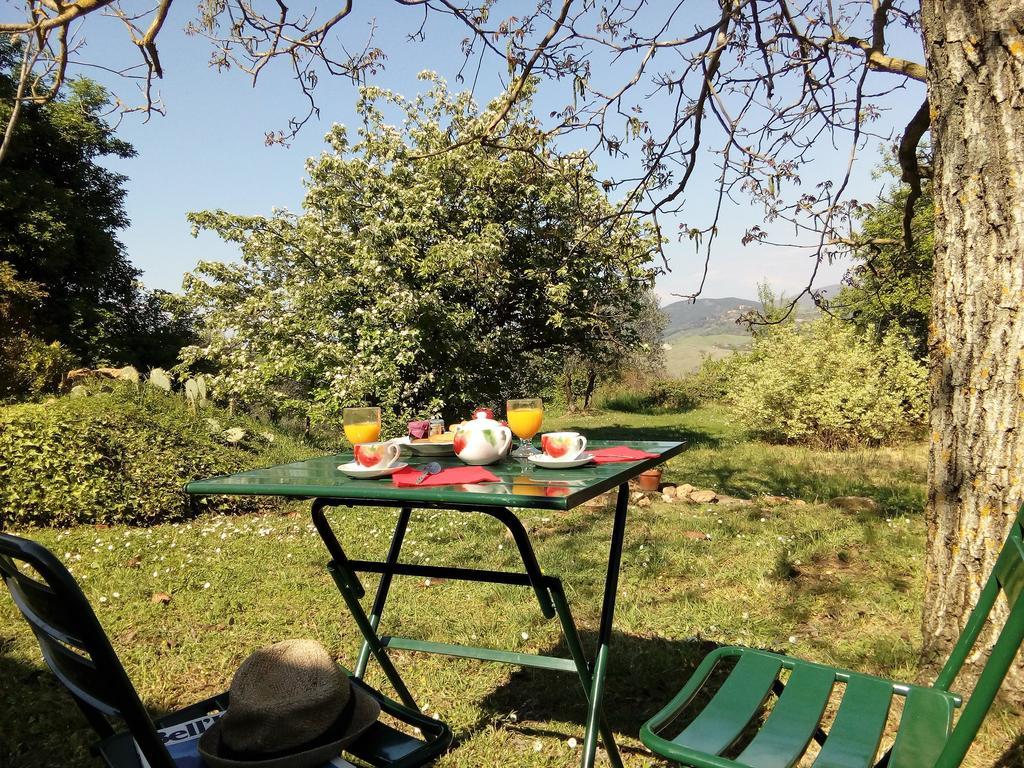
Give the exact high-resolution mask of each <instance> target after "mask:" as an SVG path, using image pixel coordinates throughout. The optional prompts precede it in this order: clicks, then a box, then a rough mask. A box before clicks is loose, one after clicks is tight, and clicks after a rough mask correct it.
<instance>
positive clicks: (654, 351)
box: [557, 291, 668, 411]
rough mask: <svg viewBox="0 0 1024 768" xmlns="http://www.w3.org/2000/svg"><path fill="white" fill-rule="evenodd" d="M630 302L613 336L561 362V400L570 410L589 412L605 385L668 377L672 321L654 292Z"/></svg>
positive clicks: (590, 345) (609, 335)
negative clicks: (666, 335)
mask: <svg viewBox="0 0 1024 768" xmlns="http://www.w3.org/2000/svg"><path fill="white" fill-rule="evenodd" d="M627 298H628V299H629V300H628V301H627V302H625V303H624V304H625V306H623V307H622V310H623V312H624V314H622V315H621V316H620V317H619V318H618V321H617V323H615V324H613V325H611V326H610V328H611V329H613V332H612V333H609V334H608V335H607V336H605V337H604V338H601V339H597V340H595V342H594V343H591V344H588V345H587V346H586V347H585V348H583V349H577V350H573V351H570V352H569V353H568V354H566V355H564V356H563V357H562V359H561V360H560V361H557V362H561V365H562V369H561V373H560V375H559V376H558V384H559V389H560V393H559V399H560V400H561V401H562V403H563V404H564V405H565V407H566V409H567V410H570V411H574V410H577V409H579V408H582V409H583V410H588V409H589V408H590V407H591V405H592V404H593V400H594V393H595V392H596V391H597V388H598V387H599V386H601V385H602V384H608V383H611V382H617V381H620V380H621V379H622V378H623V377H627V378H629V379H632V380H634V381H645V380H647V379H649V378H650V377H651V376H652V375H657V374H663V373H664V368H665V352H664V350H663V349H662V333H663V332H664V330H665V325H666V324H667V322H668V318H667V317H666V316H665V313H664V312H662V311H661V305H660V303H659V301H658V297H657V296H656V295H655V294H654V292H653V291H650V292H648V293H647V295H646V296H645V297H644V300H643V301H642V302H640V303H639V304H638V302H637V301H636V300H635V298H634V297H633V296H628V295H627Z"/></svg>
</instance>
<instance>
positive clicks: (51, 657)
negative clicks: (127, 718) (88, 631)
mask: <svg viewBox="0 0 1024 768" xmlns="http://www.w3.org/2000/svg"><path fill="white" fill-rule="evenodd" d="M36 639H37V640H38V641H39V649H40V650H41V651H42V653H43V658H44V659H45V660H46V664H47V666H49V667H50V670H51V671H52V672H53V674H55V675H56V676H57V679H58V680H60V681H61V682H62V683H63V684H64V686H65V687H66V688H67V689H68V690H69V691H71V692H72V693H73V694H74V695H75V696H77V697H78V698H79V699H80V700H82V701H84V702H85V703H87V704H88V705H89V706H91V707H93V708H94V709H98V710H99V711H100V712H102V713H103V714H104V715H107V716H108V717H120V716H121V710H120V708H119V707H118V706H117V705H116V704H115V703H114V702H113V700H112V698H111V697H108V696H107V695H106V693H107V692H108V691H109V686H108V684H107V681H106V680H105V679H104V677H103V675H102V674H100V672H99V670H97V669H96V665H95V664H94V663H93V662H92V661H91V660H90V659H88V658H86V657H85V656H81V655H79V654H77V653H75V652H74V651H72V650H70V649H68V648H66V647H64V646H63V645H61V644H60V643H59V642H57V641H56V640H54V639H53V638H52V637H50V636H48V635H45V634H43V633H42V632H36Z"/></svg>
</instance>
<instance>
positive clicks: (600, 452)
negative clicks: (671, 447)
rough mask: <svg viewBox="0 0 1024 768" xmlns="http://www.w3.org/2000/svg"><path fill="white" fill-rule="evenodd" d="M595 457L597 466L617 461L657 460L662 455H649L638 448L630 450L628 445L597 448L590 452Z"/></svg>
mask: <svg viewBox="0 0 1024 768" xmlns="http://www.w3.org/2000/svg"><path fill="white" fill-rule="evenodd" d="M590 453H591V454H593V456H594V463H595V464H611V463H612V462H615V461H641V460H642V459H656V458H658V456H660V455H661V454H659V453H648V452H647V451H641V450H640V449H638V448H630V447H629V446H627V445H616V446H614V447H612V448H595V449H593V450H592V451H590Z"/></svg>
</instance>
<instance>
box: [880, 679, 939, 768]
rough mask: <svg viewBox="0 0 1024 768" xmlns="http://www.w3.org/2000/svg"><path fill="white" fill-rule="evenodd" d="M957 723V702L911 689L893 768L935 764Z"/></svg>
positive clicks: (892, 757) (929, 691) (894, 748)
mask: <svg viewBox="0 0 1024 768" xmlns="http://www.w3.org/2000/svg"><path fill="white" fill-rule="evenodd" d="M952 723H953V699H952V697H951V696H949V695H948V694H945V693H944V692H941V691H937V690H934V689H928V688H911V689H910V693H908V694H907V703H906V704H905V705H904V706H903V718H902V719H901V720H900V727H899V729H898V730H897V731H896V741H895V742H894V743H893V745H892V754H891V755H890V757H889V768H920V767H921V766H923V765H929V766H930V765H935V761H936V760H938V759H939V755H940V754H941V753H942V748H943V746H945V744H946V739H947V738H948V737H949V731H950V727H951V725H952Z"/></svg>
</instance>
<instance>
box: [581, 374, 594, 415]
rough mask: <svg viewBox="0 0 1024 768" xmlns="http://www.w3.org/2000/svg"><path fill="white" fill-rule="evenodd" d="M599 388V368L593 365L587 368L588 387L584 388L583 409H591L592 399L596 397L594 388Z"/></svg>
mask: <svg viewBox="0 0 1024 768" xmlns="http://www.w3.org/2000/svg"><path fill="white" fill-rule="evenodd" d="M596 388H597V368H595V367H594V366H593V365H591V366H589V367H588V368H587V387H586V389H584V390H583V410H584V411H589V410H590V405H591V401H592V400H593V399H594V390H595V389H596Z"/></svg>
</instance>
